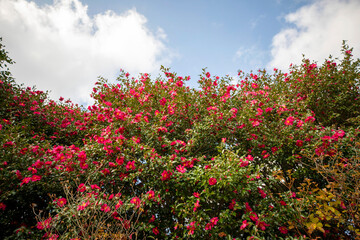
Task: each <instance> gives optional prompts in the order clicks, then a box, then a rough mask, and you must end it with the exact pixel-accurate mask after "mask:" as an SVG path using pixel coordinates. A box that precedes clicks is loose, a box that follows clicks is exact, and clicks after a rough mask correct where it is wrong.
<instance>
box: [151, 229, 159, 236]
mask: <svg viewBox="0 0 360 240" xmlns="http://www.w3.org/2000/svg"><path fill="white" fill-rule="evenodd" d="M152 231H153V233H154V234H155V235H158V234H159V229H158V228H157V227H155V228H153V229H152Z"/></svg>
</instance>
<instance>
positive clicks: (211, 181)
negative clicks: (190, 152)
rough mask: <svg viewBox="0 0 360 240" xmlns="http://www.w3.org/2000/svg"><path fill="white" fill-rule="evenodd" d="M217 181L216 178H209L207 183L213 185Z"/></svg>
mask: <svg viewBox="0 0 360 240" xmlns="http://www.w3.org/2000/svg"><path fill="white" fill-rule="evenodd" d="M216 183H217V180H216V178H210V179H209V185H215V184H216Z"/></svg>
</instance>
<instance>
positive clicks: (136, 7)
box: [0, 0, 360, 104]
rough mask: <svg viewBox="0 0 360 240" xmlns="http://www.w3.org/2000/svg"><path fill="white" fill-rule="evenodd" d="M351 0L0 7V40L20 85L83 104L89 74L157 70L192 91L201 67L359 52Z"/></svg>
mask: <svg viewBox="0 0 360 240" xmlns="http://www.w3.org/2000/svg"><path fill="white" fill-rule="evenodd" d="M358 23H360V1H358V0H287V1H286V0H251V1H250V0H249V1H245V0H244V1H235V0H232V1H231V0H223V1H219V0H218V1H215V0H207V1H205V0H197V1H195V0H193V1H170V0H169V1H165V0H152V1H149V0H133V1H130V0H126V1H125V0H88V1H85V0H57V1H52V0H36V1H27V0H0V26H1V27H0V36H1V37H2V38H3V42H4V44H5V45H6V47H7V50H8V51H9V53H10V56H11V57H12V58H13V59H14V60H15V61H16V62H17V63H16V65H15V66H13V68H12V71H13V75H14V77H15V78H16V79H17V81H18V82H19V83H24V84H25V85H30V86H32V85H36V86H37V87H38V88H39V89H42V90H46V89H48V90H51V97H53V98H58V97H59V96H64V97H66V98H71V99H73V100H74V101H75V102H79V103H83V104H86V103H88V102H89V101H90V99H89V93H90V90H91V88H92V87H93V84H94V82H95V81H96V77H97V76H99V75H102V76H104V77H106V78H109V79H110V80H114V79H115V78H116V75H117V74H118V73H119V69H120V68H123V69H125V70H126V71H128V72H130V73H131V74H132V75H133V76H134V77H137V76H138V75H137V74H138V73H139V72H148V73H151V74H152V75H153V76H157V74H158V72H159V68H160V65H164V66H166V67H171V69H172V71H175V72H177V73H178V74H179V75H181V76H188V75H190V76H191V81H190V83H189V84H190V85H191V86H196V81H197V79H198V75H199V74H200V73H201V71H202V68H204V67H207V70H208V71H210V72H211V73H212V74H213V75H214V74H216V75H220V76H224V75H230V76H235V75H236V73H237V71H238V70H239V69H241V70H244V71H245V72H249V71H250V70H254V71H256V70H257V69H259V68H266V69H268V70H269V71H271V69H273V68H274V67H276V68H279V69H283V70H286V69H287V67H288V65H289V64H290V63H295V64H298V63H300V60H301V58H302V54H303V53H304V54H305V55H306V56H307V57H309V58H310V59H313V60H316V61H319V62H322V61H323V60H324V58H325V57H327V56H328V55H329V54H332V55H334V56H339V53H340V47H341V42H342V40H348V43H349V45H350V46H352V47H354V48H355V51H354V54H355V57H359V54H358V53H359V50H360V31H359V28H358Z"/></svg>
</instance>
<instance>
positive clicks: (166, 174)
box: [161, 170, 172, 181]
mask: <svg viewBox="0 0 360 240" xmlns="http://www.w3.org/2000/svg"><path fill="white" fill-rule="evenodd" d="M161 176H162V177H161V180H162V181H166V180H169V179H170V178H171V176H172V172H171V171H166V170H164V171H163V173H162V174H161Z"/></svg>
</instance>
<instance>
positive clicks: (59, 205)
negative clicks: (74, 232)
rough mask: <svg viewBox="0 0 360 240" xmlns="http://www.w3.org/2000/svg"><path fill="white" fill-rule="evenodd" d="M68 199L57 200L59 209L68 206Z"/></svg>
mask: <svg viewBox="0 0 360 240" xmlns="http://www.w3.org/2000/svg"><path fill="white" fill-rule="evenodd" d="M66 202H67V201H66V198H59V199H57V200H56V203H57V205H58V207H63V206H64V205H65V204H66Z"/></svg>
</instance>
